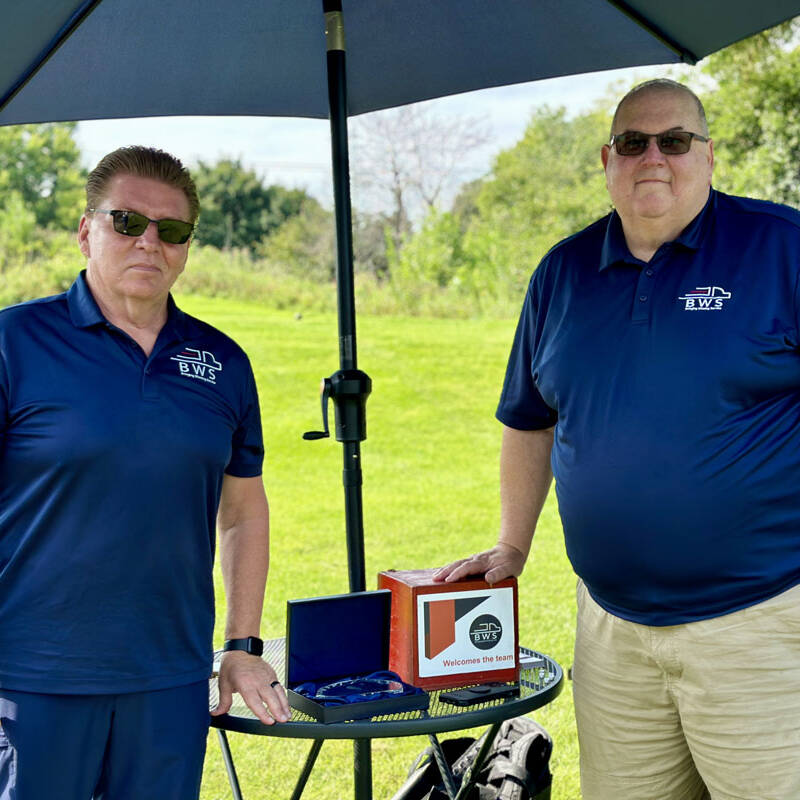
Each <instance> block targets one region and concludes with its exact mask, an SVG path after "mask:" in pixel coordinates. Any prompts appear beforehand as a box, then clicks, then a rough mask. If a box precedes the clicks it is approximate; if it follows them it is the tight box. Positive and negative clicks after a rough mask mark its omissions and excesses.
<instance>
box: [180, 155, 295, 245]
mask: <svg viewBox="0 0 800 800" xmlns="http://www.w3.org/2000/svg"><path fill="white" fill-rule="evenodd" d="M193 175H194V179H195V183H196V184H197V190H198V193H199V194H200V205H201V210H200V221H199V224H198V226H197V235H196V238H197V241H198V242H199V243H200V244H209V245H213V246H214V247H218V248H220V249H221V250H230V249H231V248H247V249H249V250H250V251H251V252H255V251H256V250H258V247H259V245H260V244H261V243H262V242H263V241H264V240H265V239H267V237H269V236H270V234H272V233H273V232H274V231H275V230H277V228H278V227H280V225H282V224H283V223H284V222H285V221H286V220H287V219H289V218H290V217H293V216H295V215H297V214H298V213H299V212H300V210H301V209H302V208H303V206H304V205H305V204H306V203H307V202H310V201H311V198H310V197H309V195H308V194H306V192H304V191H303V190H302V189H286V188H285V187H283V186H265V185H264V183H263V181H262V179H261V178H260V177H259V176H258V175H257V174H256V173H255V172H254V171H253V170H250V169H245V168H244V167H243V166H242V164H241V163H240V162H239V161H238V160H231V159H224V160H222V161H219V162H217V163H216V164H213V165H209V164H205V163H203V162H202V161H201V162H200V163H199V165H198V166H197V168H196V169H195V170H193Z"/></svg>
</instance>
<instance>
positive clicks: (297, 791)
mask: <svg viewBox="0 0 800 800" xmlns="http://www.w3.org/2000/svg"><path fill="white" fill-rule="evenodd" d="M324 741H325V740H324V739H314V743H313V744H312V745H311V749H310V750H309V751H308V755H307V756H306V763H305V764H304V765H303V771H302V772H301V773H300V777H299V778H298V779H297V783H296V784H295V787H294V792H292V796H291V798H290V800H300V796H301V795H302V794H303V789H305V788H306V783H308V779H309V776H310V775H311V770H312V769H314V764H315V763H316V761H317V756H318V755H319V751H320V748H321V747H322V743H323V742H324Z"/></svg>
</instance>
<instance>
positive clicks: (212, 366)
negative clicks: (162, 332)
mask: <svg viewBox="0 0 800 800" xmlns="http://www.w3.org/2000/svg"><path fill="white" fill-rule="evenodd" d="M170 360H171V361H177V362H178V372H179V373H180V374H181V375H184V376H185V377H187V378H196V379H197V380H200V381H205V382H206V383H216V382H217V373H218V372H221V371H222V364H220V362H219V361H217V359H216V358H214V354H213V353H209V352H208V350H202V351H200V350H196V349H195V348H193V347H184V349H183V350H182V351H181V352H180V353H179V354H178V355H177V356H171V358H170Z"/></svg>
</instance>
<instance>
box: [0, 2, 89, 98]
mask: <svg viewBox="0 0 800 800" xmlns="http://www.w3.org/2000/svg"><path fill="white" fill-rule="evenodd" d="M101 2H102V0H86V2H85V3H84V4H83V5H82V6H81V7H80V8H79V9H78V10H77V11H75V12H74V13H73V14H72V16H71V17H70V18H69V19H68V20H67V21H66V22H65V23H64V24H63V25H62V26H61V29H60V30H59V31H58V32H57V33H56V35H55V36H54V37H53V39H52V40H51V41H50V42H49V43H48V44H47V46H46V47H45V48H44V50H42V52H41V53H39V55H38V56H37V57H36V58H35V59H33V61H32V62H31V64H30V67H29V69H28V70H27V72H25V73H24V74H23V75H22V77H21V78H19V80H18V81H17V82H16V83H15V84H14V85H13V86H12V87H11V88H10V89H9V91H8V92H6V94H5V95H3V97H2V99H0V111H3V110H4V109H5V107H6V106H7V105H8V104H9V103H10V102H11V101H12V100H13V99H14V98H15V97H16V96H17V94H18V93H19V92H20V91H22V89H23V88H24V87H25V86H26V85H27V84H28V82H29V81H30V80H31V79H32V78H33V77H34V75H36V73H37V72H38V71H39V70H40V69H41V68H42V67H43V66H44V65H45V64H46V63H47V62H48V61H49V60H50V58H51V57H52V55H53V54H54V53H55V52H56V50H58V48H59V47H61V45H62V44H64V42H65V41H66V40H67V39H69V37H70V36H72V34H73V33H74V32H75V30H76V29H77V28H78V26H79V25H80V24H81V23H82V22H83V21H84V20H85V19H86V17H88V16H89V14H91V13H92V11H94V9H95V7H97V6H98V5H100V3H101Z"/></svg>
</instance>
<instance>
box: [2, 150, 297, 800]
mask: <svg viewBox="0 0 800 800" xmlns="http://www.w3.org/2000/svg"><path fill="white" fill-rule="evenodd" d="M86 195H87V204H86V211H85V213H84V215H83V216H82V218H81V220H80V225H79V229H78V244H79V247H80V250H81V253H82V254H83V256H84V257H85V259H86V269H85V270H84V271H83V272H82V273H81V274H80V275H79V276H78V278H77V280H76V281H75V283H74V284H73V285H72V287H71V288H70V289H69V290H68V291H67V292H65V293H63V294H61V295H56V296H55V297H50V298H44V299H42V300H37V301H33V302H30V303H24V304H22V305H19V306H14V307H11V308H8V309H4V310H3V311H1V312H0V725H2V727H1V728H0V799H1V800H11V798H15V800H56V799H57V800H90V799H91V798H95V800H123V799H124V800H152V799H153V798H158V799H159V800H192V798H197V797H198V795H199V790H200V780H201V776H202V766H203V757H204V753H205V742H206V737H207V732H208V723H209V710H208V679H209V677H210V674H211V659H212V635H213V627H214V584H213V578H212V567H213V561H214V553H215V544H216V528H218V531H219V542H220V561H221V566H222V573H223V578H224V583H225V592H226V596H227V618H226V626H225V631H226V633H225V635H226V642H225V645H224V650H225V652H224V654H223V656H222V659H221V666H220V674H219V687H220V702H219V705H218V707H217V708H216V709H215V710H214V712H213V713H215V714H221V713H224V712H225V711H227V710H228V709H229V708H230V704H231V697H232V693H233V692H239V693H240V694H241V696H242V698H243V699H244V700H245V702H246V703H247V704H248V706H249V707H250V708H251V709H252V711H253V713H254V714H255V715H256V716H257V717H258V718H259V719H261V720H262V722H264V723H266V724H271V723H273V722H274V721H276V720H277V721H285V720H286V719H288V716H289V707H288V703H287V700H286V695H285V693H284V691H283V688H282V687H281V686H280V684H279V683H278V682H277V680H276V675H275V671H274V670H273V669H272V667H271V666H270V665H269V664H268V663H267V662H266V661H264V660H263V659H262V658H261V657H260V656H261V649H262V642H261V640H260V639H259V638H258V636H259V629H260V624H261V611H262V603H263V597H264V588H265V583H266V577H267V568H268V562H269V514H268V506H267V499H266V496H265V493H264V486H263V482H262V479H261V467H262V460H263V444H262V433H261V422H260V416H259V408H258V398H257V395H256V387H255V380H254V378H253V373H252V370H251V368H250V364H249V361H248V359H247V357H246V355H245V354H244V352H243V351H242V350H241V348H239V347H238V346H237V345H236V343H235V342H233V341H232V340H231V339H229V338H228V337H227V336H225V335H224V334H222V333H221V332H220V331H217V330H215V329H214V328H212V327H211V326H209V325H206V324H205V323H203V322H201V321H200V320H197V319H194V318H193V317H190V316H189V315H188V314H184V313H183V312H182V311H180V309H178V308H177V306H176V305H175V302H174V301H173V299H172V297H171V295H170V289H171V288H172V286H173V284H174V283H175V280H176V279H177V278H178V276H179V275H180V274H181V272H182V271H183V269H184V267H185V265H186V260H187V256H188V252H189V246H190V241H191V234H192V230H193V227H194V224H195V221H196V219H197V216H198V211H199V202H198V198H197V192H196V190H195V186H194V183H193V181H192V179H191V176H190V175H189V173H188V171H187V170H186V169H185V168H184V167H183V165H182V164H181V163H180V161H178V160H177V159H175V158H174V157H172V156H170V155H168V154H166V153H163V152H162V151H159V150H154V149H150V148H144V147H128V148H121V149H119V150H116V151H114V152H113V153H110V154H109V155H108V156H106V157H104V158H103V159H102V160H101V161H100V163H99V164H98V165H97V167H96V168H95V169H94V170H93V171H92V172H91V174H90V175H89V179H88V182H87V188H86Z"/></svg>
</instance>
